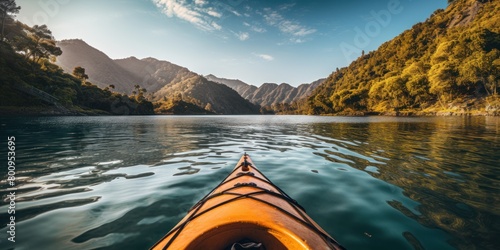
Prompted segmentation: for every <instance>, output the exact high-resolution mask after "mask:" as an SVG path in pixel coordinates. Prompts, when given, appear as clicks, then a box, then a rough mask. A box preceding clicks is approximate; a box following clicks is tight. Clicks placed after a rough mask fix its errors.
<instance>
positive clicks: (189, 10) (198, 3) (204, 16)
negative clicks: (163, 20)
mask: <svg viewBox="0 0 500 250" xmlns="http://www.w3.org/2000/svg"><path fill="white" fill-rule="evenodd" d="M152 1H153V2H154V3H155V4H156V6H157V7H158V8H159V9H161V11H162V12H163V13H164V14H166V15H167V16H168V17H177V18H179V19H182V20H184V21H188V22H190V23H192V24H193V25H195V26H196V27H197V28H199V29H202V30H207V31H213V30H220V29H221V28H222V27H221V26H220V25H218V24H217V23H215V22H214V21H213V20H214V18H220V17H222V14H221V13H219V12H217V11H216V10H215V9H213V8H203V6H205V5H207V4H208V1H206V0H195V1H194V4H193V3H191V4H188V3H187V2H186V1H184V0H152Z"/></svg>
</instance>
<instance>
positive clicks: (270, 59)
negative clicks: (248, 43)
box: [256, 54, 274, 61]
mask: <svg viewBox="0 0 500 250" xmlns="http://www.w3.org/2000/svg"><path fill="white" fill-rule="evenodd" d="M256 56H258V57H260V58H262V59H264V60H266V61H273V60H274V57H273V56H271V55H267V54H256Z"/></svg>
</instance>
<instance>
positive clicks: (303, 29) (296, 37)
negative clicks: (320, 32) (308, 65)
mask: <svg viewBox="0 0 500 250" xmlns="http://www.w3.org/2000/svg"><path fill="white" fill-rule="evenodd" d="M290 7H293V6H289V7H287V8H290ZM264 13H265V14H264V20H265V21H266V23H267V24H268V25H270V26H272V27H276V28H278V29H279V30H280V31H281V32H282V33H284V34H287V35H290V36H292V38H291V39H290V41H291V42H296V43H302V42H304V39H300V37H305V36H308V35H311V34H314V33H316V31H317V30H316V29H312V28H309V27H307V26H304V25H302V24H301V23H300V22H298V21H293V20H288V19H286V18H285V17H283V16H282V15H281V14H280V13H279V12H277V11H274V10H271V9H270V8H265V9H264Z"/></svg>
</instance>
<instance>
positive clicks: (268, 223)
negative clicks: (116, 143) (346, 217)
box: [152, 154, 344, 250]
mask: <svg viewBox="0 0 500 250" xmlns="http://www.w3.org/2000/svg"><path fill="white" fill-rule="evenodd" d="M245 241H249V242H255V243H262V246H261V248H251V249H278V250H279V249H344V248H343V247H342V246H340V244H338V243H337V242H336V241H335V240H334V239H333V238H332V237H331V236H329V235H328V233H326V232H325V231H324V230H323V229H321V227H320V226H319V225H317V224H316V223H315V222H314V221H313V220H312V219H311V218H310V217H309V216H308V215H307V214H306V213H305V211H304V209H303V208H302V207H301V206H300V205H299V204H298V203H297V202H296V201H295V200H293V199H291V198H290V197H289V196H288V195H287V194H286V193H285V192H283V191H282V190H281V189H280V188H279V187H277V186H275V185H274V184H273V183H272V182H271V181H270V180H269V179H267V178H266V177H265V176H264V175H263V174H262V173H261V172H260V171H259V170H258V169H257V168H256V167H255V166H254V164H253V162H252V161H251V159H250V157H249V156H248V155H247V154H245V155H244V156H243V157H241V159H240V161H239V162H238V164H237V165H236V167H235V168H234V170H233V171H232V172H231V173H230V174H229V176H228V177H227V178H226V179H225V180H224V181H222V182H221V183H220V184H219V185H218V186H217V187H216V188H215V189H214V190H213V191H212V192H210V193H209V194H207V195H206V196H205V197H204V198H203V199H201V200H200V201H199V202H198V203H197V204H195V205H194V206H193V207H192V208H191V210H190V211H189V212H188V214H187V215H186V216H185V217H184V218H183V219H182V220H181V221H180V222H179V223H178V224H177V225H176V226H175V227H174V228H173V229H172V230H171V231H170V232H169V233H168V234H167V235H165V237H164V238H163V239H161V240H160V241H159V242H158V243H156V244H155V245H154V246H153V247H152V249H231V246H232V245H233V244H234V243H239V242H245Z"/></svg>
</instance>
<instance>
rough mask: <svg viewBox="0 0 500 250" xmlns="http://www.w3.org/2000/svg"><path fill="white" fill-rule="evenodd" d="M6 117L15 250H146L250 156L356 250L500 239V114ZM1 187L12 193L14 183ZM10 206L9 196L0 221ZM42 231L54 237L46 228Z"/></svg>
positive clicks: (487, 245) (480, 244) (482, 244)
mask: <svg viewBox="0 0 500 250" xmlns="http://www.w3.org/2000/svg"><path fill="white" fill-rule="evenodd" d="M0 123H1V124H4V126H3V127H5V128H6V130H5V132H6V133H7V134H8V135H15V136H16V142H18V145H17V146H18V147H17V149H16V150H17V151H16V153H17V154H18V155H19V156H21V157H20V158H18V165H19V166H20V167H18V171H17V174H16V177H17V178H18V180H17V182H16V184H17V186H16V187H17V191H16V194H17V195H18V196H17V202H18V203H17V204H18V211H17V212H18V213H19V216H18V217H16V218H17V223H19V228H22V231H23V234H20V235H19V240H18V242H17V243H16V247H20V248H24V249H30V248H40V246H43V247H42V248H45V249H51V248H52V249H53V248H78V249H88V248H108V249H121V248H134V249H135V248H137V249H139V248H147V247H149V246H150V245H152V244H153V243H154V242H155V241H156V240H158V239H159V238H160V237H161V236H162V235H163V234H165V233H166V232H167V231H168V230H169V229H170V228H171V227H172V226H173V225H175V223H176V222H177V221H178V220H179V219H180V218H182V217H183V216H184V214H185V213H186V211H187V210H188V209H189V208H190V207H191V206H192V205H193V204H194V203H196V201H197V200H198V199H200V198H201V197H202V196H203V195H204V194H205V193H206V192H208V191H210V190H211V189H212V188H213V187H214V186H215V185H217V183H219V182H220V180H221V179H222V178H223V177H224V176H225V175H226V174H227V173H229V171H230V170H231V169H232V167H233V166H234V164H235V163H236V162H237V160H238V159H239V157H240V156H241V154H242V153H243V152H245V151H246V152H249V153H250V154H251V155H252V157H253V160H254V161H255V162H256V164H257V165H258V167H260V168H261V170H262V171H264V172H265V173H266V175H267V176H268V177H269V178H270V179H272V180H273V181H274V182H275V183H276V184H277V185H279V186H280V187H282V188H283V189H284V190H285V191H286V192H287V193H289V194H290V195H291V196H292V197H294V198H295V199H297V200H298V201H299V202H300V203H301V204H302V205H303V206H304V207H306V209H307V210H308V213H309V214H310V215H311V216H312V217H313V218H314V219H315V220H316V221H318V223H319V224H320V225H321V226H322V227H324V228H325V229H326V230H327V231H328V232H329V233H330V234H332V235H333V236H334V237H336V238H337V239H338V240H339V241H340V242H342V244H344V245H346V246H347V247H348V248H349V249H386V248H387V246H391V248H393V249H411V248H414V249H452V248H459V249H461V248H478V249H493V248H494V245H496V244H495V243H496V240H495V237H496V236H497V235H498V234H499V233H500V217H499V216H500V210H499V208H498V204H500V203H499V199H500V197H499V196H498V193H499V191H500V190H499V189H500V181H499V176H500V167H499V165H498V149H499V145H500V140H499V134H500V129H499V127H500V126H499V124H500V121H499V119H498V118H492V117H475V118H461V117H458V118H457V117H450V118H384V117H368V118H346V117H303V116H230V117H224V116H223V117H219V116H217V117H112V118H106V117H61V118H57V117H49V118H18V119H15V118H12V119H9V120H7V119H3V118H1V119H0ZM2 150H4V149H2ZM2 154H4V155H5V153H4V151H2ZM0 174H1V175H2V176H5V174H6V173H5V169H1V170H0ZM0 186H1V190H2V191H0V192H1V193H2V197H5V195H6V193H7V192H8V191H9V189H8V186H7V184H6V182H5V181H2V182H0ZM5 211H7V210H6V201H5V200H3V201H2V203H0V221H6V218H7V216H8V215H7V214H6V213H5ZM47 227H49V228H51V229H52V230H49V231H47V230H45V231H46V232H45V233H44V234H42V233H41V232H42V231H44V230H43V229H44V228H47ZM1 230H3V229H1ZM20 230H21V229H20ZM3 231H5V230H3ZM0 248H1V249H8V248H9V246H5V247H4V246H1V247H0Z"/></svg>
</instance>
